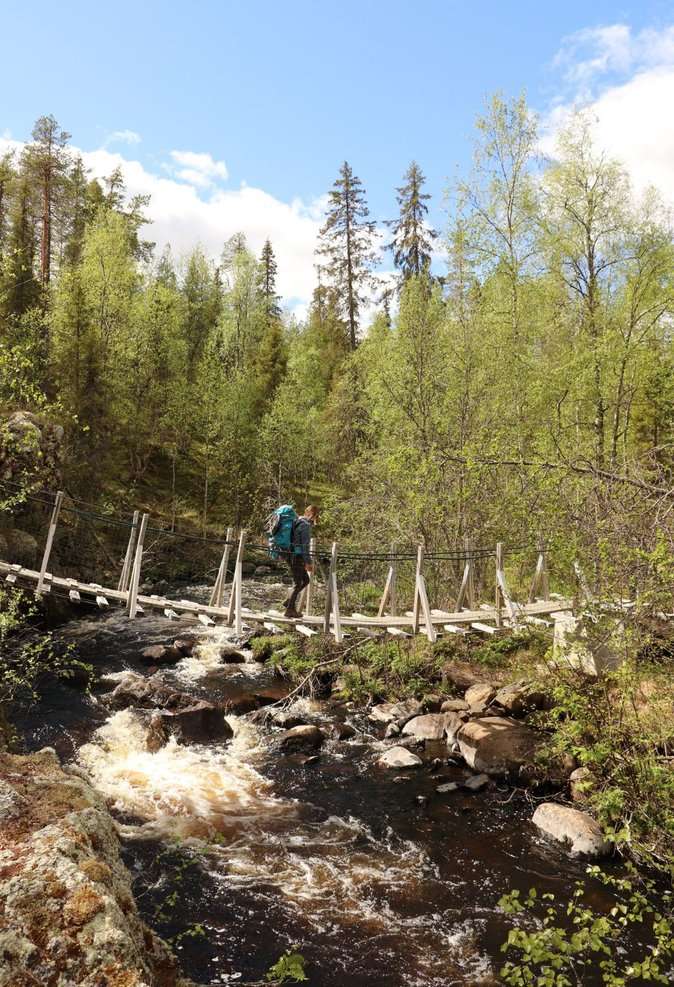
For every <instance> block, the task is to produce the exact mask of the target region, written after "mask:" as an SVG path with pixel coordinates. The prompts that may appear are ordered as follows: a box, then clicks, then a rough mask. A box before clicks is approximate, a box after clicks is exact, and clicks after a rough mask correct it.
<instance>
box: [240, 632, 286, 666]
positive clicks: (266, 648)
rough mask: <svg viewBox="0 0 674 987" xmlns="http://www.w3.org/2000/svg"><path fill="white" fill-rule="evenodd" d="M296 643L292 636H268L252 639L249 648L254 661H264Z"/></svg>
mask: <svg viewBox="0 0 674 987" xmlns="http://www.w3.org/2000/svg"><path fill="white" fill-rule="evenodd" d="M296 642H297V638H296V637H295V635H294V634H276V635H274V634H270V635H269V636H268V637H254V638H253V640H252V641H251V642H250V646H251V649H252V651H253V656H254V658H255V660H256V661H266V660H267V659H268V658H271V657H273V655H274V653H275V652H277V651H283V650H284V649H286V648H288V647H292V646H293V645H294V644H296Z"/></svg>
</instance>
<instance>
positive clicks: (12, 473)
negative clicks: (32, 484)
mask: <svg viewBox="0 0 674 987" xmlns="http://www.w3.org/2000/svg"><path fill="white" fill-rule="evenodd" d="M62 458H63V428H62V426H61V425H55V424H53V423H52V422H50V421H47V420H46V419H45V418H43V417H42V416H40V415H35V414H33V413H32V412H30V411H15V412H13V413H12V414H11V415H10V416H9V418H6V419H4V420H2V419H0V479H2V480H20V479H21V477H22V476H32V477H37V478H39V482H40V483H41V484H42V485H43V487H44V489H55V488H58V487H59V486H60V485H61V472H60V471H61V463H62ZM17 561H18V560H17Z"/></svg>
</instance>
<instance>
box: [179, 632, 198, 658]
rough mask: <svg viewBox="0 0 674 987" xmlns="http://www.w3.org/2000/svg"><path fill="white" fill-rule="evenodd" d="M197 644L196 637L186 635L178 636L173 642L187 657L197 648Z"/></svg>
mask: <svg viewBox="0 0 674 987" xmlns="http://www.w3.org/2000/svg"><path fill="white" fill-rule="evenodd" d="M197 644H198V641H197V639H196V637H188V636H185V637H177V638H176V639H175V641H174V642H173V647H174V648H177V649H178V651H179V652H180V653H181V655H183V656H184V657H185V658H189V656H190V655H191V654H192V652H193V651H194V649H195V648H196V646H197Z"/></svg>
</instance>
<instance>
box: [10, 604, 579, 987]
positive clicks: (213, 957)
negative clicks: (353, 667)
mask: <svg viewBox="0 0 674 987" xmlns="http://www.w3.org/2000/svg"><path fill="white" fill-rule="evenodd" d="M275 589H276V592H277V593H278V588H274V587H272V592H273V591H274V590H275ZM258 591H259V590H258ZM179 632H180V631H179V625H177V624H176V623H170V622H169V621H166V620H164V619H163V618H158V617H145V618H142V619H140V620H137V621H135V622H134V623H129V622H127V621H126V619H125V618H124V617H123V616H121V615H114V614H113V615H107V616H105V617H101V618H99V619H94V620H90V621H84V620H79V621H74V622H72V623H71V624H70V625H67V626H66V627H65V628H64V629H62V631H61V633H62V635H63V636H64V637H65V638H66V639H68V640H71V641H72V642H73V643H75V644H76V645H77V647H78V651H79V653H80V655H81V656H82V657H83V658H84V659H85V660H91V661H93V662H94V663H95V664H96V666H97V670H98V672H99V674H100V675H101V678H102V682H101V685H100V686H99V687H98V689H97V690H96V691H95V694H94V696H93V697H87V696H82V695H80V694H77V693H74V692H73V690H71V689H67V688H66V687H61V688H60V689H54V690H53V695H51V697H50V702H51V707H44V708H43V709H42V710H41V713H40V716H39V718H34V720H33V721H32V722H31V721H30V720H29V721H27V722H26V723H24V724H21V725H20V726H21V727H22V730H23V732H24V734H25V735H26V737H27V744H28V746H29V747H31V746H32V747H33V748H36V747H39V746H43V745H44V744H52V745H54V746H57V747H58V749H59V753H60V754H61V756H62V757H63V758H65V759H66V760H68V759H69V760H73V761H75V762H76V763H77V764H78V765H79V768H80V769H81V770H83V771H85V772H86V774H87V775H88V777H89V778H90V779H91V780H92V782H93V783H94V784H95V786H96V787H97V788H98V789H99V790H100V791H101V792H103V793H104V794H105V796H106V798H107V799H108V802H109V804H110V806H111V808H112V810H113V812H114V814H115V816H116V818H117V820H118V822H119V825H120V831H121V834H122V838H123V841H124V847H125V849H124V855H125V859H126V862H127V865H128V866H129V867H130V869H131V871H132V874H133V876H134V890H135V893H136V896H137V900H138V903H139V907H140V909H141V912H142V913H143V916H144V917H145V919H146V921H148V922H149V923H150V924H151V925H153V927H154V928H156V930H157V931H158V932H159V933H160V934H161V935H163V936H164V937H165V938H167V939H170V940H171V941H172V942H173V945H174V948H175V949H176V951H177V952H178V955H179V956H180V957H181V961H182V963H183V967H184V971H185V973H186V974H187V975H188V976H190V977H192V978H193V979H194V980H195V982H197V983H199V984H202V985H212V987H214V985H216V984H237V983H239V984H245V983H247V982H250V981H257V980H260V979H263V978H264V975H265V972H266V971H267V970H268V969H269V967H270V965H271V964H272V963H274V962H275V961H276V960H277V959H278V957H279V956H280V954H281V953H282V952H283V951H284V950H285V949H286V948H289V947H292V946H296V947H297V948H298V949H299V951H300V952H301V953H302V954H303V955H304V956H305V958H306V961H307V972H308V975H309V985H310V987H343V985H346V984H348V985H351V987H366V985H367V987H450V985H454V984H456V985H477V984H490V983H496V982H498V981H497V979H496V974H497V971H498V968H499V965H500V956H501V954H500V951H499V947H500V944H501V943H502V942H503V940H504V939H505V936H506V934H507V926H506V925H505V920H504V918H503V916H502V915H501V913H500V912H499V910H498V909H497V907H496V904H497V901H498V899H499V897H500V895H501V894H503V893H504V892H505V891H507V890H510V889H512V888H515V887H517V888H520V889H522V890H526V889H528V888H529V887H530V886H531V885H532V884H535V885H536V886H537V888H538V889H539V890H540V891H553V892H554V893H555V894H557V895H561V896H564V894H565V893H567V892H568V891H569V890H570V889H571V888H572V885H573V881H574V880H575V879H576V878H577V877H581V876H582V875H583V874H584V866H583V864H582V863H576V862H573V861H570V860H569V859H568V858H567V857H566V856H565V855H564V854H563V853H561V852H559V851H557V850H555V849H554V848H551V847H550V846H549V845H547V844H544V843H543V841H541V840H540V839H539V838H538V837H537V836H536V834H535V832H534V831H533V828H532V827H531V826H530V824H529V819H530V817H531V813H532V805H531V804H529V803H528V802H527V801H526V800H525V799H524V797H523V796H522V795H517V794H516V795H514V796H512V794H511V793H510V792H509V791H508V790H507V789H506V788H505V786H504V787H503V789H502V790H498V789H496V790H494V789H491V790H489V791H486V792H481V793H478V794H469V793H467V792H465V791H461V790H459V791H456V792H452V793H450V794H449V795H444V796H441V795H438V794H436V792H435V789H436V787H437V786H438V784H440V783H441V782H443V781H451V780H456V781H458V780H460V779H461V777H462V774H463V768H462V766H461V765H459V764H456V765H452V764H451V763H447V761H446V754H445V758H443V763H442V766H441V767H440V768H439V770H436V771H435V772H433V771H431V770H429V768H428V767H426V768H424V769H423V770H420V771H418V772H416V773H415V772H402V773H395V772H387V771H382V770H381V769H378V768H377V767H376V766H375V761H376V759H377V757H378V756H379V754H380V753H381V750H382V749H383V743H382V741H381V740H380V739H378V738H377V737H376V736H373V734H372V727H371V725H370V724H369V723H368V721H367V720H366V719H365V718H364V717H362V716H359V715H358V714H356V713H354V712H351V713H349V714H347V715H348V719H349V720H350V721H351V722H352V724H353V725H354V726H355V727H356V729H357V731H358V732H357V734H356V736H355V737H354V738H353V739H351V740H349V741H337V740H330V741H328V742H327V743H326V744H325V746H324V747H323V749H322V751H321V755H320V758H319V759H318V760H317V761H312V762H310V763H305V758H303V757H300V756H297V755H296V756H288V755H281V754H279V753H278V752H277V751H276V749H275V746H274V740H273V733H270V732H269V731H267V730H266V729H264V728H262V727H259V726H257V725H255V723H253V722H251V720H250V717H247V716H238V717H237V716H232V717H229V718H228V719H229V722H230V725H231V726H232V728H233V730H234V735H233V738H232V739H231V740H230V741H228V742H227V743H226V744H209V745H180V744H178V743H176V742H175V740H170V741H169V742H168V743H167V744H166V745H165V746H164V747H162V748H161V749H160V750H158V751H157V752H156V753H151V752H149V751H148V750H146V748H145V729H144V728H143V727H142V725H141V723H140V721H139V719H138V717H137V716H136V714H135V713H134V711H133V710H129V709H127V710H122V711H118V712H112V713H111V712H110V711H109V710H108V709H107V707H106V706H105V703H104V701H102V700H101V698H100V693H101V692H103V691H107V690H109V689H110V688H111V687H113V686H114V683H115V679H116V678H118V676H119V673H120V672H121V671H122V670H123V669H126V668H130V669H133V670H136V671H138V670H140V668H141V665H140V664H139V661H138V658H139V652H140V650H142V648H143V647H145V646H146V645H147V644H149V643H152V642H153V641H156V640H158V639H160V640H161V639H164V640H166V639H169V638H170V636H171V635H174V636H175V635H176V634H178V633H179ZM190 632H192V628H190ZM197 633H198V634H199V637H200V640H201V645H200V648H199V649H198V651H197V652H196V654H195V656H194V657H192V658H186V659H184V660H183V661H182V662H180V663H179V664H178V665H177V666H174V667H172V668H167V669H163V670H162V671H161V673H160V674H161V676H162V678H163V679H164V680H165V681H166V682H167V683H168V684H170V685H173V686H175V687H177V688H180V689H181V690H182V691H187V692H190V693H191V694H193V695H194V696H195V697H198V698H206V697H211V698H218V699H222V698H231V697H239V696H241V695H245V694H246V693H249V694H250V693H255V694H257V695H266V696H267V697H268V698H274V697H278V695H281V694H282V692H279V687H278V681H275V680H274V678H273V675H272V674H271V673H270V672H269V670H268V669H267V668H266V667H265V666H259V665H256V664H254V663H248V664H243V665H225V664H222V663H221V661H220V659H219V657H218V644H219V643H221V642H222V640H223V639H226V638H228V637H230V638H231V636H232V633H231V631H229V630H227V629H222V628H217V629H208V630H206V629H199V630H198V631H197ZM75 696H77V699H75V698H74V697H75ZM308 712H309V714H310V715H312V714H313V715H316V714H318V715H319V717H322V722H325V721H326V720H329V719H334V718H336V717H337V718H344V715H345V711H344V710H343V709H339V708H337V707H335V706H334V705H333V706H331V705H330V704H329V703H324V704H319V706H318V707H316V706H315V704H314V706H312V707H311V708H310V709H308ZM441 753H442V751H441V750H437V751H432V750H431V751H429V752H428V753H427V755H425V756H427V757H428V758H429V759H432V757H433V756H434V755H435V754H441Z"/></svg>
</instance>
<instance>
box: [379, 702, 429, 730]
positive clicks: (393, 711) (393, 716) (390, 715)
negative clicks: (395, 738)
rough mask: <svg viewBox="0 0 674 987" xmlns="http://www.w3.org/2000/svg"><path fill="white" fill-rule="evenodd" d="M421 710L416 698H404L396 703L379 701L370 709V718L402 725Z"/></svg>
mask: <svg viewBox="0 0 674 987" xmlns="http://www.w3.org/2000/svg"><path fill="white" fill-rule="evenodd" d="M421 712H422V709H421V703H420V702H419V701H418V700H417V699H404V700H402V701H401V702H398V703H381V704H380V705H379V706H373V707H372V709H371V710H370V719H371V720H374V721H375V722H377V723H393V722H395V723H397V724H398V726H399V727H400V728H402V727H404V726H405V724H406V723H407V721H408V720H411V719H412V717H413V716H419V715H420V714H421Z"/></svg>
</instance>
